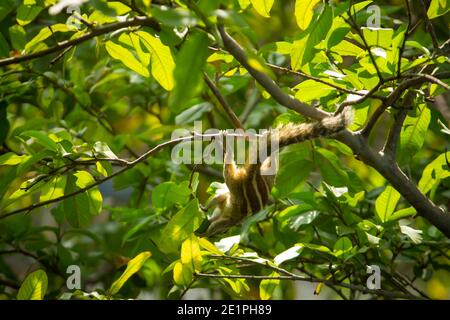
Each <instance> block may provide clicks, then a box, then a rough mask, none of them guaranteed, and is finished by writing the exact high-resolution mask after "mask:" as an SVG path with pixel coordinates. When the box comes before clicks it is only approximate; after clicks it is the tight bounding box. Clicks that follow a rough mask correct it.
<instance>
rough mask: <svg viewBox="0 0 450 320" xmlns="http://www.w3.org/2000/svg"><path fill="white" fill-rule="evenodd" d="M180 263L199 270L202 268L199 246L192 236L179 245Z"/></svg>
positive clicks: (195, 238) (196, 239)
mask: <svg viewBox="0 0 450 320" xmlns="http://www.w3.org/2000/svg"><path fill="white" fill-rule="evenodd" d="M181 262H182V263H183V264H191V265H193V266H194V267H195V269H199V268H200V267H201V266H202V254H201V252H200V245H199V242H198V238H197V237H196V236H195V235H193V234H192V235H191V236H190V237H189V238H187V239H186V240H184V242H183V243H182V245H181Z"/></svg>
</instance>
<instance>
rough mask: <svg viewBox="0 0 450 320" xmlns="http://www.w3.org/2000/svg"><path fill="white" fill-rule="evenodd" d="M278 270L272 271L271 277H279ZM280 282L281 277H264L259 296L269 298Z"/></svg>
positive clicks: (263, 298) (264, 298)
mask: <svg viewBox="0 0 450 320" xmlns="http://www.w3.org/2000/svg"><path fill="white" fill-rule="evenodd" d="M279 276H280V275H279V274H278V273H277V272H272V273H271V274H270V275H269V277H279ZM279 284H280V279H264V280H262V281H261V283H260V284H259V296H260V297H261V299H262V300H269V299H270V298H271V297H272V295H273V292H274V291H275V289H276V288H277V287H278V285H279Z"/></svg>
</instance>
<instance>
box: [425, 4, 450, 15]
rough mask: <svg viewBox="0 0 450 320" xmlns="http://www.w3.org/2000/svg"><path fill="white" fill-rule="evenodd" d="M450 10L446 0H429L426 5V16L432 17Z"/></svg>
mask: <svg viewBox="0 0 450 320" xmlns="http://www.w3.org/2000/svg"><path fill="white" fill-rule="evenodd" d="M449 10H450V1H448V0H431V3H430V6H429V7H428V11H427V15H428V18H430V19H434V18H437V17H440V16H442V15H444V14H446V13H447V12H448V11H449Z"/></svg>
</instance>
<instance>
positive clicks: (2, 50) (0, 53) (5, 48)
mask: <svg viewBox="0 0 450 320" xmlns="http://www.w3.org/2000/svg"><path fill="white" fill-rule="evenodd" d="M9 49H10V48H9V44H8V42H7V41H6V39H5V37H4V36H3V34H1V33H0V57H9Z"/></svg>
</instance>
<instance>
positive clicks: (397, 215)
mask: <svg viewBox="0 0 450 320" xmlns="http://www.w3.org/2000/svg"><path fill="white" fill-rule="evenodd" d="M416 212H417V211H416V209H414V208H413V207H409V208H405V209H400V210H397V211H395V212H394V213H393V214H392V215H391V217H390V218H389V221H394V220H398V219H403V218H406V217H410V216H413V215H415V214H416Z"/></svg>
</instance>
